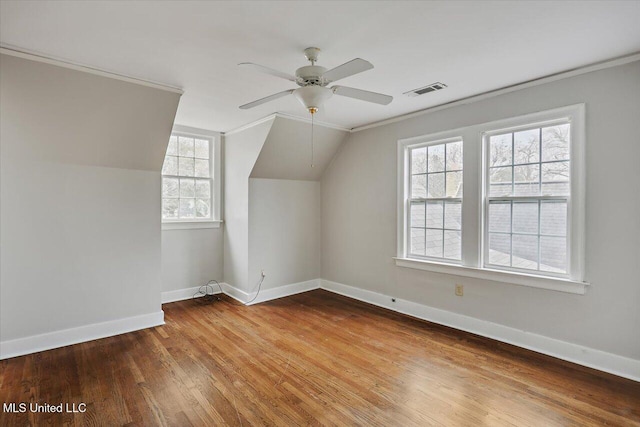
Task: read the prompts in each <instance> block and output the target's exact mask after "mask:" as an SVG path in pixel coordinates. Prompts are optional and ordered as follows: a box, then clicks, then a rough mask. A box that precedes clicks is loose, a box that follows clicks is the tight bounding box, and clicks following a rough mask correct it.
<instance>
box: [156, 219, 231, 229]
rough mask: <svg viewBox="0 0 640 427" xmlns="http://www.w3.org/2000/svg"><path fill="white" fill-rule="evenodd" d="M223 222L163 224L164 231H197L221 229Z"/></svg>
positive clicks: (176, 222)
mask: <svg viewBox="0 0 640 427" xmlns="http://www.w3.org/2000/svg"><path fill="white" fill-rule="evenodd" d="M221 224H222V221H191V222H187V221H175V222H163V223H162V231H165V230H197V229H201V228H220V226H221Z"/></svg>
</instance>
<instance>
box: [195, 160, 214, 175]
mask: <svg viewBox="0 0 640 427" xmlns="http://www.w3.org/2000/svg"><path fill="white" fill-rule="evenodd" d="M195 175H196V176H199V177H202V178H209V176H210V175H209V160H200V159H196V160H195Z"/></svg>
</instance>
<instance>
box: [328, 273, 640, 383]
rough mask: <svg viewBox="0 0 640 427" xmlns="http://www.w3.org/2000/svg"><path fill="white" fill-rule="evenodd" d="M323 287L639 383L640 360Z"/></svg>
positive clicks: (386, 298)
mask: <svg viewBox="0 0 640 427" xmlns="http://www.w3.org/2000/svg"><path fill="white" fill-rule="evenodd" d="M320 282H321V283H320V288H321V289H325V290H327V291H330V292H334V293H336V294H339V295H343V296H346V297H349V298H353V299H356V300H358V301H363V302H366V303H369V304H373V305H375V306H378V307H383V308H386V309H389V310H392V311H395V312H398V313H402V314H406V315H409V316H412V317H416V318H418V319H422V320H427V321H429V322H433V323H437V324H440V325H445V326H449V327H451V328H454V329H459V330H462V331H466V332H471V333H473V334H476V335H480V336H483V337H487V338H491V339H495V340H497V341H501V342H504V343H508V344H512V345H515V346H517V347H522V348H526V349H527V350H532V351H535V352H538V353H542V354H546V355H548V356H553V357H556V358H558V359H562V360H566V361H569V362H572V363H575V364H578V365H582V366H586V367H589V368H593V369H597V370H599V371H604V372H608V373H610V374H614V375H618V376H620V377H624V378H628V379H630V380H634V381H640V360H636V359H630V358H627V357H623V356H619V355H616V354H612V353H607V352H605V351H601V350H596V349H593V348H589V347H584V346H581V345H578V344H573V343H568V342H566V341H560V340H557V339H554V338H549V337H545V336H542V335H538V334H534V333H530V332H526V331H523V330H520V329H515V328H511V327H509V326H504V325H500V324H497V323H493V322H489V321H486V320H481V319H477V318H474V317H469V316H465V315H463V314H458V313H453V312H451V311H446V310H441V309H438V308H433V307H429V306H427V305H423V304H418V303H415V302H411V301H406V300H402V299H399V298H394V299H395V302H393V301H392V297H390V296H387V295H383V294H380V293H377V292H372V291H368V290H364V289H359V288H354V287H352V286H347V285H343V284H341V283H337V282H332V281H330V280H324V279H321V280H320Z"/></svg>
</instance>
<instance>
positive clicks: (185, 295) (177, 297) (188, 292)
mask: <svg viewBox="0 0 640 427" xmlns="http://www.w3.org/2000/svg"><path fill="white" fill-rule="evenodd" d="M212 286H213V293H214V294H219V293H220V290H219V289H218V286H217V285H216V284H215V283H214V284H213V285H212ZM221 286H222V285H221ZM200 288H201V286H194V287H193V288H185V289H178V290H175V291H166V292H163V293H162V296H161V300H162V304H166V303H169V302H176V301H183V300H186V299H191V298H193V296H194V295H195V294H196V292H198V291H199V290H200ZM199 296H203V295H199Z"/></svg>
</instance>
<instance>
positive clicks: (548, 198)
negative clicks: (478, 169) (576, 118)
mask: <svg viewBox="0 0 640 427" xmlns="http://www.w3.org/2000/svg"><path fill="white" fill-rule="evenodd" d="M559 125H568V126H569V134H568V147H567V151H568V158H567V159H561V160H548V161H543V160H542V147H543V142H542V141H543V140H542V130H543V129H545V128H550V127H554V126H559ZM571 127H572V126H571V121H570V120H568V119H557V120H552V121H545V122H544V123H539V124H528V125H524V126H517V127H511V128H507V129H500V130H493V131H490V132H485V133H484V137H483V140H484V145H485V147H486V150H485V153H486V158H485V162H486V165H487V166H486V168H485V171H486V172H485V189H484V192H485V193H484V200H485V209H484V218H485V219H484V221H483V229H484V232H483V247H484V249H483V251H482V257H483V259H482V265H483V266H484V267H485V268H487V267H488V268H493V269H499V270H505V271H514V272H522V273H529V274H531V273H536V274H542V275H546V276H550V277H561V278H566V277H569V276H570V273H571V265H570V264H571V240H570V239H571V238H570V232H571V225H570V221H571V216H570V215H571V214H570V212H571V188H572V185H573V183H572V171H571V165H572V162H573V160H572V156H571V152H572V145H573V143H572V139H573V130H572V129H571ZM534 129H537V130H538V132H539V133H538V162H530V163H526V164H525V163H519V164H515V142H514V140H515V133H517V132H524V131H527V130H534ZM507 133H509V134H510V136H511V164H510V165H499V166H494V167H492V166H489V160H490V157H491V137H493V136H499V135H505V134H507ZM550 163H568V165H569V169H568V178H567V181H566V183H567V187H568V194H567V195H545V194H542V184H543V183H542V165H543V164H550ZM525 165H540V167H539V173H538V192H539V194H538V195H526V196H520V195H515V183H516V181H515V170H514V168H515V167H516V166H525ZM505 167H510V168H511V196H509V195H500V196H490V194H491V193H490V191H491V176H490V171H491V169H495V168H505ZM496 201H499V202H508V203H509V204H510V221H509V222H510V224H509V226H510V228H509V233H506V232H495V231H491V232H490V231H489V221H490V213H489V212H490V209H489V207H490V205H491V203H492V202H496ZM521 201H522V202H526V201H537V202H538V234H537V245H538V246H537V248H538V251H537V269H535V270H533V269H527V268H519V267H513V236H514V235H527V236H536V234H525V233H519V232H515V233H514V232H513V205H514V203H515V202H521ZM543 202H558V203H563V202H564V203H565V204H566V217H565V235H564V236H561V235H551V234H542V233H541V228H542V220H541V216H542V203H543ZM490 234H500V235H509V236H510V238H509V250H510V253H509V267H506V266H503V265H499V264H492V263H490V262H489V259H490V258H489V250H490V247H489V235H490ZM541 237H556V238H558V237H561V238H564V241H565V262H564V273H557V272H552V271H547V270H541V269H540V265H541Z"/></svg>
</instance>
